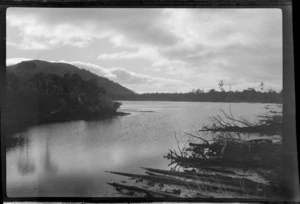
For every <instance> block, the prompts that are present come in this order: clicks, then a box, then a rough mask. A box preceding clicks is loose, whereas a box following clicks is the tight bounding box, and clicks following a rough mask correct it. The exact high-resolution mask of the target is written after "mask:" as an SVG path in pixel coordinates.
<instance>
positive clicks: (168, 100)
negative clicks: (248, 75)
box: [118, 99, 282, 104]
mask: <svg viewBox="0 0 300 204" xmlns="http://www.w3.org/2000/svg"><path fill="white" fill-rule="evenodd" d="M118 101H121V102H122V101H148V102H200V103H251V104H253V103H263V104H268V103H270V104H282V102H275V101H274V102H259V101H189V100H132V99H118Z"/></svg>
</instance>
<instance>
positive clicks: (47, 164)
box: [44, 138, 58, 173]
mask: <svg viewBox="0 0 300 204" xmlns="http://www.w3.org/2000/svg"><path fill="white" fill-rule="evenodd" d="M44 170H45V172H47V173H56V172H57V170H58V166H57V165H56V164H55V163H54V162H53V160H52V159H51V152H50V150H49V139H48V138H47V139H46V148H45V159H44Z"/></svg>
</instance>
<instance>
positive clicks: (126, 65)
mask: <svg viewBox="0 0 300 204" xmlns="http://www.w3.org/2000/svg"><path fill="white" fill-rule="evenodd" d="M28 59H40V60H47V61H63V62H67V63H71V64H74V65H77V66H78V67H80V68H84V69H88V70H90V71H92V72H94V73H96V74H98V75H101V76H105V77H108V78H109V79H111V80H113V81H115V82H118V83H120V84H122V85H124V86H126V87H128V88H130V89H132V90H134V91H136V92H138V93H143V92H188V91H191V90H192V89H198V88H200V89H204V90H205V91H208V90H209V89H213V88H215V89H217V88H218V82H219V81H220V80H223V81H224V84H225V90H228V89H229V84H231V87H232V90H242V89H245V88H248V87H254V88H256V89H258V86H259V83H260V82H264V84H265V89H274V90H276V91H279V90H281V89H282V15H281V10H279V9H116V8H114V9H69V8H68V9H67V8H64V9H62V8H47V9H46V8H34V9H30V8H9V9H8V11H7V64H8V65H10V64H14V63H17V62H20V61H23V60H28Z"/></svg>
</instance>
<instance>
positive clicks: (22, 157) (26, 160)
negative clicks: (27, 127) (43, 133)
mask: <svg viewBox="0 0 300 204" xmlns="http://www.w3.org/2000/svg"><path fill="white" fill-rule="evenodd" d="M35 169H36V166H35V164H34V161H33V160H32V158H31V157H30V155H29V141H28V140H24V143H23V145H21V146H20V151H19V159H18V170H19V172H20V174H22V175H26V174H31V173H34V171H35Z"/></svg>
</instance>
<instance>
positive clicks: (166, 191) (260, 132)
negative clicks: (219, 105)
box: [108, 110, 282, 201]
mask: <svg viewBox="0 0 300 204" xmlns="http://www.w3.org/2000/svg"><path fill="white" fill-rule="evenodd" d="M281 127H282V114H281V112H278V111H272V110H270V112H269V114H267V115H265V116H263V117H260V119H259V121H258V122H257V123H253V122H249V121H246V120H243V119H237V118H235V117H233V115H232V113H231V112H230V113H226V112H224V111H223V114H222V115H217V116H214V117H212V118H211V124H209V125H204V126H203V128H201V129H200V130H197V131H195V133H186V134H185V135H186V136H188V140H187V142H186V144H185V145H184V146H183V147H180V144H179V143H178V149H177V150H175V149H174V150H169V153H168V154H167V155H166V156H165V158H166V159H167V160H169V162H170V164H169V166H171V167H172V168H171V170H162V169H154V168H143V169H144V170H145V173H146V174H130V173H123V172H110V173H112V174H117V175H120V176H126V177H130V178H132V179H130V180H126V181H123V182H122V183H116V182H109V183H108V184H109V185H111V186H114V187H115V189H116V190H117V191H119V192H120V193H121V194H122V195H126V196H139V197H149V198H164V199H170V200H176V201H178V200H181V199H186V198H192V199H193V198H199V199H201V198H222V199H224V198H234V199H237V198H244V199H257V200H260V201H262V200H264V201H267V200H277V201H279V200H280V199H281V198H282V194H281V192H282V191H281V190H282V187H281V184H280V181H281V175H282V173H281V146H282V131H280V130H281ZM272 129H274V130H275V132H274V131H273V132H272V131H270V132H269V130H272ZM204 133H206V134H208V135H209V136H210V137H204V135H203V134H204ZM274 133H276V134H277V135H276V136H274ZM253 134H255V137H254V136H253ZM207 138H211V139H207Z"/></svg>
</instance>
